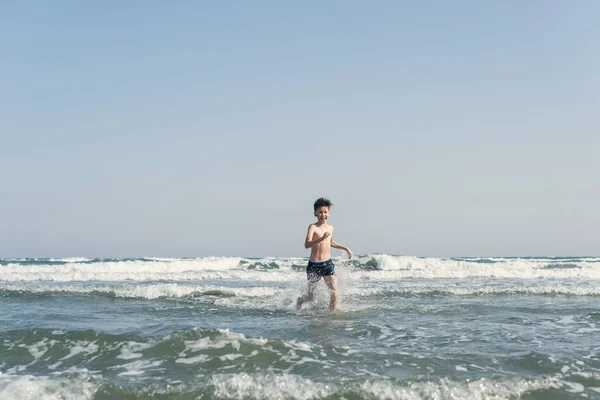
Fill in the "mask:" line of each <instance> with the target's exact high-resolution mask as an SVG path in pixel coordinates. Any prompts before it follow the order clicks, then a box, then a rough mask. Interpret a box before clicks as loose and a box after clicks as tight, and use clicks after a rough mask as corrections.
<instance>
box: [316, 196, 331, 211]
mask: <svg viewBox="0 0 600 400" xmlns="http://www.w3.org/2000/svg"><path fill="white" fill-rule="evenodd" d="M332 205H333V203H332V202H331V200H329V199H326V198H325V197H320V198H318V199H317V201H315V204H314V208H315V211H317V210H318V209H319V208H321V207H328V208H331V206H332Z"/></svg>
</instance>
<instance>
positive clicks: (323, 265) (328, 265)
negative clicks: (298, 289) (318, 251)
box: [306, 258, 335, 283]
mask: <svg viewBox="0 0 600 400" xmlns="http://www.w3.org/2000/svg"><path fill="white" fill-rule="evenodd" d="M334 269H335V265H334V264H333V261H332V260H331V258H330V259H329V260H326V261H319V262H315V261H311V260H308V266H307V267H306V278H307V279H308V280H309V281H310V282H312V283H316V282H318V281H319V279H321V277H323V276H331V275H335V270H334Z"/></svg>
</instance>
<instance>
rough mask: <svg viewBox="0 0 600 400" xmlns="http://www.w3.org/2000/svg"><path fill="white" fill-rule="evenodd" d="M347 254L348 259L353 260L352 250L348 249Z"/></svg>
mask: <svg viewBox="0 0 600 400" xmlns="http://www.w3.org/2000/svg"><path fill="white" fill-rule="evenodd" d="M346 253H348V259H351V258H352V250H350V249H346Z"/></svg>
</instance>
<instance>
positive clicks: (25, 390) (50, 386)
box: [0, 373, 98, 400]
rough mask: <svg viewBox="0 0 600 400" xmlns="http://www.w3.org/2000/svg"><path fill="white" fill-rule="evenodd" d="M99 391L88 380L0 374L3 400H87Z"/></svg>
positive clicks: (0, 396)
mask: <svg viewBox="0 0 600 400" xmlns="http://www.w3.org/2000/svg"><path fill="white" fill-rule="evenodd" d="M97 389H98V387H97V385H95V384H93V383H91V382H89V381H88V380H75V379H61V378H59V379H51V378H48V377H34V376H30V375H8V374H2V373H0V399H2V400H56V399H61V400H85V399H92V398H93V397H94V394H95V393H96V390H97Z"/></svg>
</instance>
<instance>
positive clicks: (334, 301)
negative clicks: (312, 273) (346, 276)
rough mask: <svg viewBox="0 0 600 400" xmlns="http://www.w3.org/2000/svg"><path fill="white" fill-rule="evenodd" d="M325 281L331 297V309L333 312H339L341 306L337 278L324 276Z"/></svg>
mask: <svg viewBox="0 0 600 400" xmlns="http://www.w3.org/2000/svg"><path fill="white" fill-rule="evenodd" d="M323 279H325V283H326V284H327V287H328V288H329V296H330V301H329V309H330V310H331V311H334V310H337V309H338V307H339V306H340V299H339V297H338V293H337V276H335V275H329V276H324V277H323Z"/></svg>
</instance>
